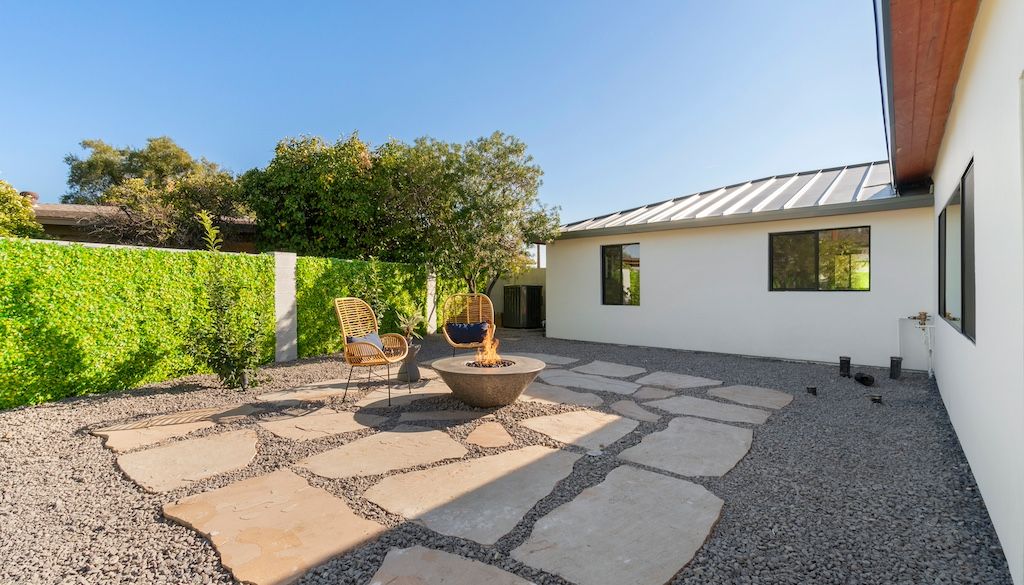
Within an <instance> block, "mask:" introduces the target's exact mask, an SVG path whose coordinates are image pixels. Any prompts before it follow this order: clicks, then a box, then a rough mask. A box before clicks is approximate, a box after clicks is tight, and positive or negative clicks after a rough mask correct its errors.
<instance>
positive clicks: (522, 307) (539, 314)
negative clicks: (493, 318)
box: [501, 284, 544, 329]
mask: <svg viewBox="0 0 1024 585" xmlns="http://www.w3.org/2000/svg"><path fill="white" fill-rule="evenodd" d="M501 319H502V323H501V324H502V325H503V326H505V327H516V328H520V329H537V328H539V327H540V326H541V324H542V323H543V321H544V287H543V286H540V285H526V284H521V285H510V286H506V287H505V307H504V309H503V312H502V315H501Z"/></svg>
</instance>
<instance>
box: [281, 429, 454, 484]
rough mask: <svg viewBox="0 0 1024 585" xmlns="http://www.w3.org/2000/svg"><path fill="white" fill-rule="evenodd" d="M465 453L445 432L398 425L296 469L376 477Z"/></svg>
mask: <svg viewBox="0 0 1024 585" xmlns="http://www.w3.org/2000/svg"><path fill="white" fill-rule="evenodd" d="M468 452H469V451H467V450H466V448H465V447H463V446H462V445H461V444H459V443H458V441H456V440H455V439H452V438H451V437H449V436H448V433H445V432H444V431H438V430H433V429H428V428H426V427H417V426H413V425H398V426H397V427H395V428H393V429H391V430H390V431H382V432H380V433H377V434H375V435H370V436H369V437H363V438H362V439H356V440H355V441H352V442H351V443H346V444H344V445H342V446H340V447H335V448H334V449H331V450H329V451H324V452H323V453H319V454H317V455H313V456H312V457H307V458H306V459H303V460H302V461H299V463H298V464H297V465H299V466H301V467H305V468H306V469H308V470H310V471H312V472H313V473H315V474H317V475H319V476H321V477H329V478H332V479H340V478H342V477H353V476H364V475H378V474H381V473H387V472H388V471H392V470H395V469H405V468H407V467H414V466H416V465H425V464H427V463H434V462H436V461H441V460H442V459H457V458H459V457H462V456H464V455H465V454H466V453H468Z"/></svg>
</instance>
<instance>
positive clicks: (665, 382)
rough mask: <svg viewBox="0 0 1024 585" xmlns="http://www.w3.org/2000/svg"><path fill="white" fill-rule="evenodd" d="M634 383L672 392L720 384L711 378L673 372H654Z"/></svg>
mask: <svg viewBox="0 0 1024 585" xmlns="http://www.w3.org/2000/svg"><path fill="white" fill-rule="evenodd" d="M636 383H637V384H641V385H643V386H662V387H664V388H671V389H673V390H684V389H686V388H700V387H701V386H717V385H718V384H721V383H722V382H721V381H720V380H712V379H711V378H701V377H700V376H688V375H686V374H676V373H673V372H654V373H652V374H648V375H646V376H644V377H643V378H640V379H639V380H637V381H636Z"/></svg>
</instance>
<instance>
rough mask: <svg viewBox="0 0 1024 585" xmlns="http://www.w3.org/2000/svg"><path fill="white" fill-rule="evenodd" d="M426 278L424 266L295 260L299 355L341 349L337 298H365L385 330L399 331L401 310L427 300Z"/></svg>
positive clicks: (306, 258) (417, 305)
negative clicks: (335, 311)
mask: <svg viewBox="0 0 1024 585" xmlns="http://www.w3.org/2000/svg"><path fill="white" fill-rule="evenodd" d="M426 282H427V281H426V271H425V270H424V268H423V267H421V266H416V265H410V264H396V263H387V262H380V261H377V260H370V261H358V260H334V259H330V258H313V257H303V256H300V257H299V258H298V259H297V262H296V265H295V289H296V297H297V299H296V303H297V305H298V307H297V308H298V325H299V357H309V356H314V355H325V354H330V353H336V352H339V351H341V348H342V345H343V344H342V339H341V330H340V328H339V326H338V320H337V318H336V316H335V313H334V306H333V304H332V303H333V300H334V299H335V298H340V297H358V298H361V299H363V300H365V301H366V302H367V303H369V305H370V306H371V307H372V308H373V311H374V313H375V314H376V315H377V319H378V321H380V328H381V331H382V332H384V333H397V332H398V330H399V324H398V313H399V312H406V313H408V312H411V311H415V310H416V308H417V307H419V306H422V305H423V303H424V301H425V299H426V295H427V290H426Z"/></svg>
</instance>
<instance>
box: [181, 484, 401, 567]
mask: <svg viewBox="0 0 1024 585" xmlns="http://www.w3.org/2000/svg"><path fill="white" fill-rule="evenodd" d="M163 512H164V515H165V516H167V517H168V518H171V519H172V520H175V521H177V522H180V523H181V524H184V525H185V526H188V527H189V528H192V529H193V530H196V531H197V532H199V533H201V534H202V535H203V536H205V537H207V538H208V539H210V541H211V542H212V543H213V545H214V546H215V547H217V552H218V553H219V554H220V558H221V563H223V564H224V566H225V567H226V568H227V569H228V570H230V571H231V573H232V574H233V575H234V576H235V578H236V579H238V580H239V581H243V582H245V583H255V584H256V585H279V584H283V583H291V582H293V581H294V580H296V579H298V578H299V577H301V576H302V575H303V574H304V573H305V572H306V571H308V570H309V569H312V568H313V567H315V566H317V565H319V564H321V563H323V562H324V561H326V560H328V559H330V558H331V557H333V556H336V555H339V554H342V553H344V552H346V551H349V550H351V549H353V548H355V547H357V546H359V545H360V544H363V543H364V542H367V541H368V540H371V539H373V538H376V537H377V536H379V535H380V534H382V533H383V532H384V531H385V530H386V529H385V527H384V526H381V525H380V524H377V523H376V522H372V521H370V520H366V519H364V518H361V517H360V516H358V515H356V514H355V513H353V512H352V510H351V509H349V507H348V506H347V505H346V504H345V502H344V501H342V500H341V499H339V498H336V497H334V496H332V495H331V494H329V493H327V492H326V491H324V490H322V489H319V488H314V487H312V486H310V485H309V484H308V483H306V480H304V479H302V478H301V477H299V476H298V475H295V474H294V473H292V472H291V471H288V470H287V469H280V470H278V471H275V472H273V473H271V474H269V475H264V476H261V477H255V478H252V479H246V480H243V481H239V482H236V483H233V484H231V485H228V486H225V487H222V488H220V489H216V490H213V491H209V492H206V493H202V494H199V495H196V496H191V497H188V498H185V499H183V500H179V501H177V502H174V503H170V504H165V505H164V507H163Z"/></svg>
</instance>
